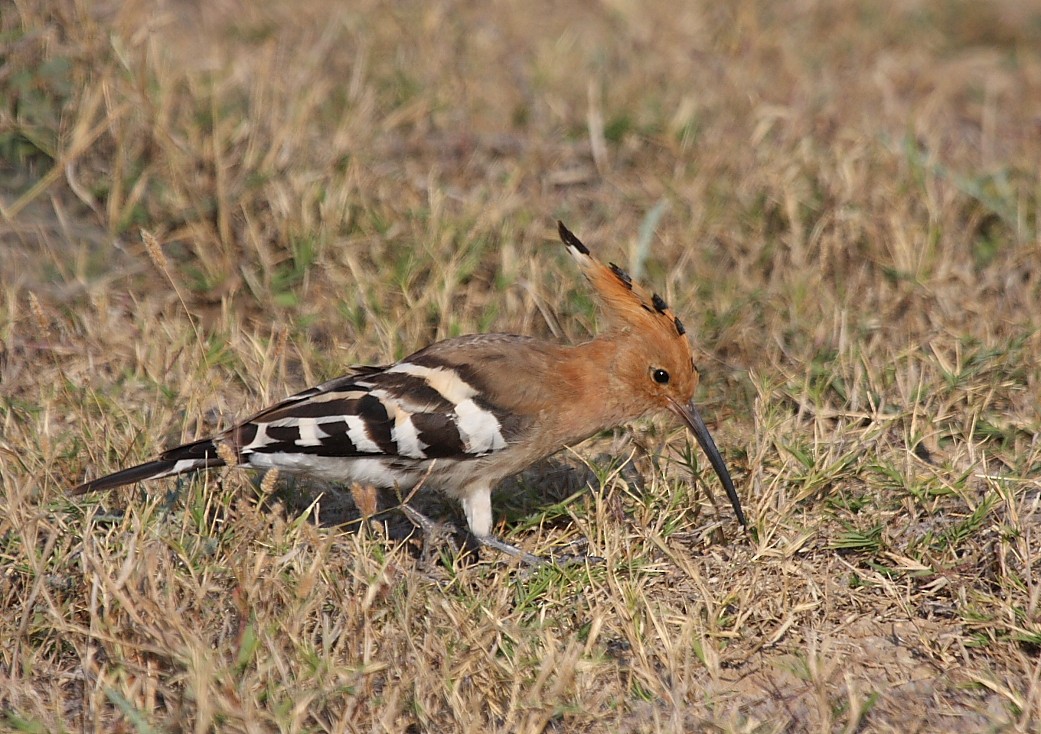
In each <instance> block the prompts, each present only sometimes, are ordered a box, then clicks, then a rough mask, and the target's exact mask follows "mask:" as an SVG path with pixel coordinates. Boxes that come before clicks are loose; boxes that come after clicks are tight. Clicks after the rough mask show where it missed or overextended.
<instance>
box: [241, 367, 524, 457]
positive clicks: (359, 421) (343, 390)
mask: <svg viewBox="0 0 1041 734" xmlns="http://www.w3.org/2000/svg"><path fill="white" fill-rule="evenodd" d="M503 418H504V416H503V415H502V413H501V412H500V411H497V410H496V408H495V407H494V406H493V405H490V404H489V403H488V401H486V400H484V399H482V395H481V393H480V391H479V389H478V388H477V387H476V386H474V385H473V384H471V383H469V382H467V381H466V380H465V379H463V377H462V376H461V375H460V373H459V371H458V370H456V369H454V368H452V367H450V366H430V365H425V364H418V363H413V362H409V361H405V362H401V363H398V364H396V365H393V366H390V367H387V368H368V369H367V370H365V371H362V372H361V373H358V372H355V373H352V374H350V375H346V376H344V377H342V378H338V379H336V380H332V381H330V382H327V383H325V384H323V385H320V386H318V387H316V388H312V389H310V390H305V391H304V392H301V393H298V394H297V395H294V396H292V397H290V398H287V399H286V400H284V401H283V402H281V403H279V404H278V405H275V406H273V407H271V408H269V409H267V410H265V411H262V412H261V413H258V414H257V415H255V416H253V417H252V418H250V419H248V420H246V421H244V422H243V423H242V424H240V425H239V426H237V427H236V428H234V429H232V431H229V433H228V435H227V438H229V439H230V440H231V443H232V445H233V446H234V447H235V448H236V449H237V450H238V452H239V455H240V458H241V459H243V460H245V461H247V462H248V463H251V464H254V465H264V466H271V465H275V466H277V465H278V464H279V463H280V462H279V461H278V460H277V458H276V455H295V456H313V457H323V456H324V457H330V458H335V459H345V458H379V457H385V458H388V459H394V460H397V461H398V462H399V463H400V461H402V460H417V461H422V460H426V459H440V458H450V459H456V460H463V459H473V458H478V457H482V456H487V455H488V454H491V453H494V452H496V451H499V450H501V449H504V448H506V446H507V444H508V440H509V438H510V437H511V431H508V430H506V429H505V428H504V426H503V423H504V420H503ZM511 428H516V427H515V426H511ZM514 432H515V431H514ZM256 454H260V455H263V454H267V455H270V456H269V457H262V456H254V458H250V457H251V456H253V455H256ZM308 464H309V465H312V462H308Z"/></svg>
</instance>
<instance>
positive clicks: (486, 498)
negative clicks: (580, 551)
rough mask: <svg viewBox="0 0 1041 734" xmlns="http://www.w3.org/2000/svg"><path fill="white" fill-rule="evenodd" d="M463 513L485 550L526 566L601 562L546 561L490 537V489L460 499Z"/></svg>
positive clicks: (575, 557)
mask: <svg viewBox="0 0 1041 734" xmlns="http://www.w3.org/2000/svg"><path fill="white" fill-rule="evenodd" d="M461 502H462V505H463V512H464V513H465V514H466V524H467V525H468V526H469V527H470V532H472V533H473V535H474V538H476V539H477V542H478V543H480V544H481V545H483V546H485V547H486V548H492V549H493V550H497V551H499V552H500V553H505V554H507V555H509V556H513V557H514V558H518V559H520V560H521V561H522V562H523V563H525V564H526V565H528V566H535V567H538V566H546V565H551V564H552V565H557V566H566V565H569V564H571V563H579V562H583V561H586V560H594V561H596V560H601V559H598V558H595V557H592V556H590V557H587V556H585V555H566V556H561V557H559V558H553V559H551V560H547V559H545V558H540V557H539V556H536V555H533V554H531V553H528V552H527V551H524V550H521V549H520V548H518V547H517V546H515V545H510V544H509V543H507V542H505V541H502V540H499V539H498V538H496V537H495V536H494V535H492V491H491V488H490V487H486V486H481V487H478V488H477V489H474V490H471V491H470V492H469V493H467V494H464V495H463V496H462V498H461Z"/></svg>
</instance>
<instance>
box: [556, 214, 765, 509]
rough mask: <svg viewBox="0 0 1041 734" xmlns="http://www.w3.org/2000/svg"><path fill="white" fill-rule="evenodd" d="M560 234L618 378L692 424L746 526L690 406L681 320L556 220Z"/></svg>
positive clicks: (694, 380)
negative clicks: (595, 300) (596, 309)
mask: <svg viewBox="0 0 1041 734" xmlns="http://www.w3.org/2000/svg"><path fill="white" fill-rule="evenodd" d="M557 228H558V231H559V232H560V239H561V241H563V243H564V245H565V246H567V249H568V252H570V253H571V256H572V257H573V258H574V260H575V262H576V263H577V264H578V266H579V268H580V269H581V270H582V273H583V274H584V275H585V276H586V278H587V279H588V280H589V282H590V284H591V285H592V286H593V290H594V291H596V294H597V296H598V297H599V299H600V303H601V305H602V307H603V311H604V316H605V317H606V319H607V323H608V336H609V337H610V338H612V340H613V341H614V342H615V343H616V344H618V346H619V351H618V359H617V361H616V362H615V365H614V369H615V370H616V371H617V373H618V374H617V375H616V377H617V378H618V380H619V382H620V383H621V384H622V385H624V386H625V389H626V390H627V391H631V393H632V399H633V403H634V405H639V406H646V409H648V410H653V409H655V408H657V409H668V410H670V411H672V412H673V413H675V414H676V415H677V416H679V417H680V418H681V419H682V420H683V422H684V423H686V424H687V426H688V427H689V428H690V429H691V431H692V432H693V433H694V436H695V437H696V438H697V440H698V443H699V444H701V447H702V449H704V451H705V453H706V454H707V455H708V458H709V461H710V462H711V464H712V468H713V469H715V471H716V474H717V475H718V476H719V480H720V482H722V484H723V487H724V489H726V492H727V496H728V497H729V498H730V503H731V505H733V508H734V512H735V513H736V515H737V518H738V521H739V522H740V523H741V524H742V525H746V524H747V523H746V521H745V515H744V512H743V511H742V509H741V502H740V500H739V499H738V496H737V491H736V489H735V488H734V482H733V480H732V479H731V478H730V472H729V471H727V467H726V464H725V463H724V462H723V458H722V457H721V456H720V455H719V450H718V449H717V448H716V444H715V441H713V440H712V436H711V434H710V433H709V432H708V428H707V427H706V426H705V422H704V421H703V420H702V419H701V416H700V414H699V413H698V410H697V408H696V407H695V405H694V402H693V398H694V390H695V389H696V388H697V386H698V370H697V367H695V366H694V352H693V349H692V348H691V345H690V341H689V340H688V339H687V336H686V330H685V329H684V327H683V323H682V322H681V321H680V320H679V318H677V317H676V314H674V313H673V312H672V309H670V308H669V307H668V305H667V304H666V303H665V301H664V300H663V299H662V298H661V296H659V295H658V294H657V293H648V291H647V290H645V289H644V288H643V287H641V286H640V285H639V284H637V283H634V282H633V281H632V278H630V277H629V275H628V274H627V273H626V272H625V271H624V270H622V269H621V268H619V267H618V266H617V265H615V264H614V263H610V264H609V265H604V264H603V263H602V262H600V261H599V260H597V259H596V258H595V257H593V255H592V254H591V253H590V252H589V248H588V247H586V246H585V245H584V244H582V241H581V240H579V239H578V237H576V236H575V235H574V234H572V233H571V232H570V231H569V230H568V229H567V227H565V226H564V224H563V223H562V222H557Z"/></svg>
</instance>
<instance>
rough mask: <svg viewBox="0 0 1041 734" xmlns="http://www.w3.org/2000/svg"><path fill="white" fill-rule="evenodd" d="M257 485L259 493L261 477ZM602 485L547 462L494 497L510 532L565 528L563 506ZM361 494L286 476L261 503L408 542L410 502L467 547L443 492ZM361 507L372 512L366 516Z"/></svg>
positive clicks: (569, 466)
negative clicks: (368, 527) (373, 525)
mask: <svg viewBox="0 0 1041 734" xmlns="http://www.w3.org/2000/svg"><path fill="white" fill-rule="evenodd" d="M254 486H255V487H256V488H257V490H258V492H259V491H260V479H259V478H258V479H257V480H256V481H255V483H254ZM597 486H599V482H598V481H597V478H596V475H595V474H594V473H593V472H592V471H591V470H590V469H589V468H588V467H586V466H584V465H582V464H576V463H569V462H566V461H562V460H560V459H547V460H544V461H541V462H539V463H537V464H535V465H533V466H531V467H529V468H528V469H526V470H524V471H523V472H521V473H519V474H517V475H515V476H513V477H509V478H508V479H506V480H504V481H503V482H501V483H500V485H499V486H498V487H497V488H496V490H495V491H494V492H493V494H492V510H493V515H494V516H495V517H496V518H497V519H498V520H501V521H502V522H503V523H504V524H505V525H506V526H507V527H509V526H514V525H525V524H540V525H542V526H554V525H560V524H566V523H569V522H570V517H569V515H568V514H567V512H566V510H565V509H564V507H563V506H562V503H564V501H565V500H567V499H568V498H570V497H573V496H574V495H575V494H576V493H579V492H582V491H590V489H591V488H592V487H597ZM357 492H359V490H358V488H355V489H354V490H353V491H352V490H351V489H350V488H346V487H343V486H342V485H335V484H328V483H323V482H319V481H315V480H311V479H304V478H295V477H287V478H285V479H280V480H279V481H278V483H277V487H276V489H275V490H274V491H273V492H272V493H271V494H270V496H267V497H262V499H261V503H262V504H263V505H265V506H268V507H270V508H271V509H275V507H276V506H277V505H281V509H282V511H284V512H286V513H287V514H288V515H291V516H299V515H301V514H303V513H306V514H307V516H308V518H309V519H310V520H311V521H312V522H314V523H315V524H316V525H319V526H321V527H329V528H337V529H339V530H342V531H345V532H357V531H358V529H359V528H360V527H361V526H362V524H363V523H364V522H377V523H379V524H380V525H382V526H383V528H384V532H385V534H386V537H388V538H390V539H392V540H407V539H408V538H410V537H415V536H416V535H417V528H416V526H415V525H414V524H413V522H412V521H411V520H409V519H408V518H407V517H406V516H405V514H404V513H403V512H401V511H400V510H399V508H400V505H401V504H402V502H403V501H404V500H406V499H407V501H408V504H409V506H410V507H411V508H412V509H413V510H416V511H417V512H419V513H420V514H421V515H423V516H425V517H426V518H429V519H430V520H432V521H434V522H435V523H439V524H442V525H444V526H446V527H447V528H448V529H449V530H452V531H454V532H453V534H454V535H455V536H456V538H457V539H458V540H459V541H460V542H461V543H463V544H464V545H465V544H466V535H467V532H466V520H465V518H464V517H463V514H462V510H461V508H460V507H459V504H458V503H457V502H456V501H454V500H452V499H450V498H449V497H447V496H445V495H444V494H442V493H440V492H437V491H435V490H427V489H420V490H419V491H418V492H416V493H415V494H414V496H409V493H407V492H406V493H399V492H396V491H394V490H390V489H382V490H375V492H374V495H373V494H371V493H372V492H373V491H372V490H368V489H363V490H362V492H361V493H359V494H356V493H357ZM358 500H361V502H359V501H358ZM359 504H369V505H370V507H369V508H367V512H363V511H362V508H361V507H359ZM373 510H375V511H373Z"/></svg>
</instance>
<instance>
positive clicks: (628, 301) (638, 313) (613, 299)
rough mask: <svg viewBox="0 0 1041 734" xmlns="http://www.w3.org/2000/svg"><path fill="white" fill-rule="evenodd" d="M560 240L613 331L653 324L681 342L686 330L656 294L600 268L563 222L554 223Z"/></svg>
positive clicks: (610, 268)
mask: <svg viewBox="0 0 1041 734" xmlns="http://www.w3.org/2000/svg"><path fill="white" fill-rule="evenodd" d="M557 230H558V231H559V232H560V239H561V241H562V242H563V243H564V245H565V246H566V247H567V249H568V252H570V253H571V257H573V258H574V259H575V262H576V263H578V267H579V268H580V269H581V270H582V272H583V273H584V274H585V276H586V278H587V279H588V280H589V282H590V284H591V285H592V286H593V290H595V291H596V294H597V296H599V298H600V301H601V303H602V304H603V308H604V315H605V316H606V317H607V320H608V321H609V322H610V324H611V325H612V326H613V327H616V328H624V327H633V328H638V329H646V328H647V327H648V326H649V325H650V324H654V325H655V326H657V327H658V328H659V329H664V330H665V331H666V332H671V333H672V334H673V335H674V336H676V337H680V338H683V335H684V334H686V329H685V328H684V327H683V322H682V321H680V320H679V319H678V318H677V317H676V314H674V313H673V312H672V309H670V308H669V306H668V304H667V303H665V300H664V299H663V298H662V297H661V296H659V295H658V294H657V293H648V292H647V290H646V289H645V288H643V287H642V286H640V285H639V284H638V283H634V282H633V279H632V278H631V277H629V274H628V273H627V272H625V271H624V270H622V269H621V268H620V267H618V266H617V265H615V264H614V263H609V264H608V265H604V264H603V263H602V262H600V261H599V260H597V259H596V258H595V257H593V255H592V254H591V253H590V252H589V248H588V247H586V246H585V245H584V244H582V241H581V240H580V239H578V237H576V236H575V235H574V234H573V233H572V232H571V231H570V230H569V229H568V228H567V227H565V226H564V223H563V222H559V221H558V222H557Z"/></svg>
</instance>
